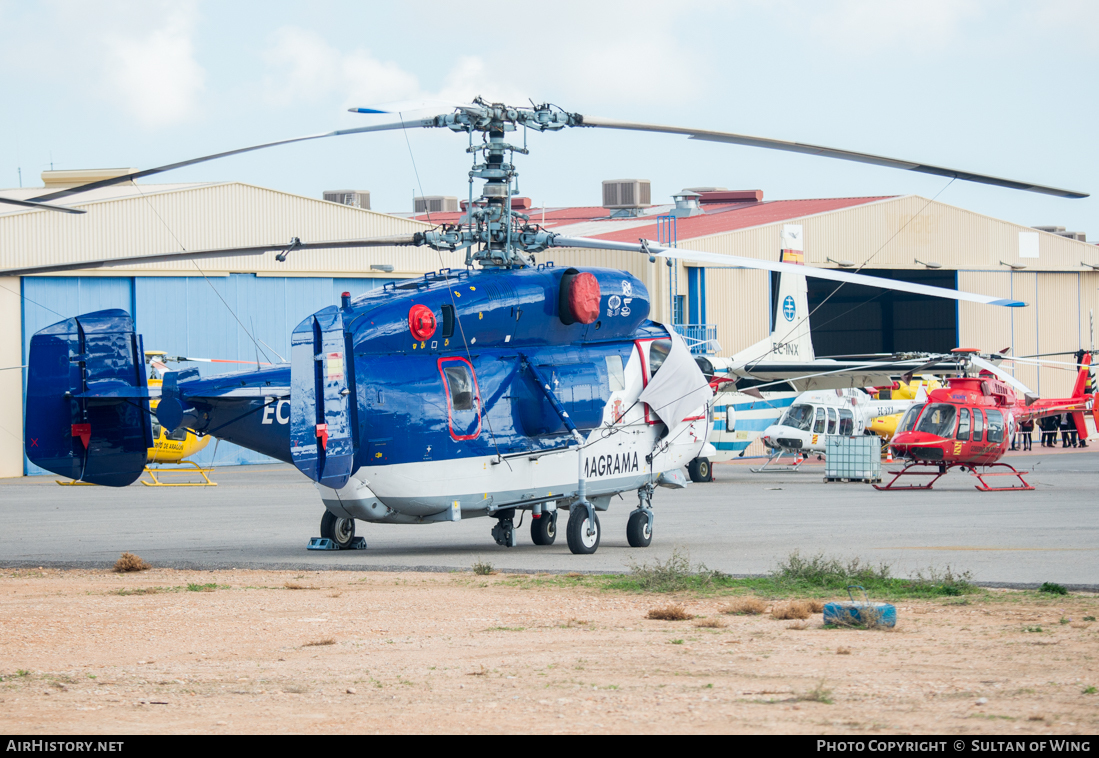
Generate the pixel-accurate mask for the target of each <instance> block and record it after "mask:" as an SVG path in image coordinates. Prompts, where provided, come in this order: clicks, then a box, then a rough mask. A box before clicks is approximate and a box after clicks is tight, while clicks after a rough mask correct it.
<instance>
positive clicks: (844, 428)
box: [839, 408, 855, 437]
mask: <svg viewBox="0 0 1099 758" xmlns="http://www.w3.org/2000/svg"><path fill="white" fill-rule="evenodd" d="M839 433H840V434H842V435H843V436H844V437H850V436H851V435H853V434H854V433H855V414H854V413H852V412H851V411H850V410H848V409H847V408H840V431H839Z"/></svg>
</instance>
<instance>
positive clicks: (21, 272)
mask: <svg viewBox="0 0 1099 758" xmlns="http://www.w3.org/2000/svg"><path fill="white" fill-rule="evenodd" d="M415 244H417V243H416V241H415V235H412V234H402V235H397V236H395V237H371V238H367V239H355V240H334V241H332V242H299V243H297V244H294V243H293V242H291V243H289V244H287V243H285V242H284V243H279V244H274V245H260V246H258V247H228V248H220V249H217V250H181V251H179V252H178V253H159V254H157V255H131V256H127V257H125V258H101V259H99V260H91V261H75V262H72V263H54V264H49V265H45V266H30V267H27V268H10V269H4V270H0V276H29V275H31V274H51V273H55V272H58V271H81V270H83V269H87V268H109V267H111V266H127V265H130V266H135V265H140V264H143V263H163V262H164V261H189V260H199V259H202V258H220V257H222V256H233V255H262V254H263V253H268V252H272V251H275V250H287V251H292V250H332V249H337V248H347V247H401V246H405V245H415ZM253 363H254V361H253Z"/></svg>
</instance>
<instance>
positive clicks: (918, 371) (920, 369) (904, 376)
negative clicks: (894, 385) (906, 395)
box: [901, 358, 939, 384]
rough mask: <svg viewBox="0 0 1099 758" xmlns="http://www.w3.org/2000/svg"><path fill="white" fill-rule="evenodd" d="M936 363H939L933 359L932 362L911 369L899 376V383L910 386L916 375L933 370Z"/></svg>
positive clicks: (936, 359)
mask: <svg viewBox="0 0 1099 758" xmlns="http://www.w3.org/2000/svg"><path fill="white" fill-rule="evenodd" d="M938 363H939V359H938V358H935V359H933V360H930V361H928V362H927V363H924V364H923V365H921V366H916V367H915V368H913V369H910V370H908V371H905V372H904V374H902V375H901V381H903V382H904V383H905V384H911V383H912V377H914V376H915V375H916V374H922V373H924V372H925V371H927V370H928V369H930V368H934V367H935V366H936V365H937V364H938Z"/></svg>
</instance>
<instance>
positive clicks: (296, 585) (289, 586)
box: [282, 582, 316, 590]
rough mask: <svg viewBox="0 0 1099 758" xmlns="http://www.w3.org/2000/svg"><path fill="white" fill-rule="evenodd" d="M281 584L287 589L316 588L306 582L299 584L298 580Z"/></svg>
mask: <svg viewBox="0 0 1099 758" xmlns="http://www.w3.org/2000/svg"><path fill="white" fill-rule="evenodd" d="M282 586H283V587H284V588H286V589H288V590H312V589H316V588H315V587H310V586H309V585H308V584H299V583H298V582H286V583H285V584H283V585H282Z"/></svg>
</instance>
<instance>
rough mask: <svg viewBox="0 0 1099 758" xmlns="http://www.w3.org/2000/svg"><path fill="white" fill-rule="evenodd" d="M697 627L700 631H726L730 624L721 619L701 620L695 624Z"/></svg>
mask: <svg viewBox="0 0 1099 758" xmlns="http://www.w3.org/2000/svg"><path fill="white" fill-rule="evenodd" d="M695 626H697V627H699V628H700V629H724V628H725V627H727V626H728V624H727V623H726V622H725V621H722V620H721V619H699V620H698V621H696V622H695Z"/></svg>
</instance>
